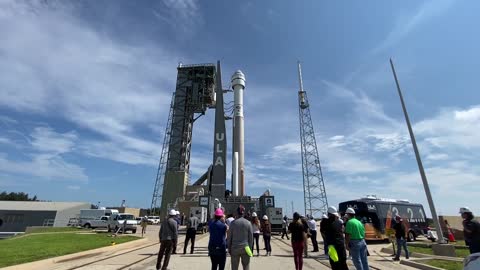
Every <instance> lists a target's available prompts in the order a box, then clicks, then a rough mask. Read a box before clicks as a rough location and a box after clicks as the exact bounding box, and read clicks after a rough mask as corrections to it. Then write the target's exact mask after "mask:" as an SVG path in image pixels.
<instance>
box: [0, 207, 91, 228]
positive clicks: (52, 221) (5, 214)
mask: <svg viewBox="0 0 480 270" xmlns="http://www.w3.org/2000/svg"><path fill="white" fill-rule="evenodd" d="M80 209H90V203H86V202H35V201H0V232H24V231H25V229H26V228H27V227H31V226H54V227H65V226H67V224H68V222H69V221H70V219H71V218H78V215H79V214H80Z"/></svg>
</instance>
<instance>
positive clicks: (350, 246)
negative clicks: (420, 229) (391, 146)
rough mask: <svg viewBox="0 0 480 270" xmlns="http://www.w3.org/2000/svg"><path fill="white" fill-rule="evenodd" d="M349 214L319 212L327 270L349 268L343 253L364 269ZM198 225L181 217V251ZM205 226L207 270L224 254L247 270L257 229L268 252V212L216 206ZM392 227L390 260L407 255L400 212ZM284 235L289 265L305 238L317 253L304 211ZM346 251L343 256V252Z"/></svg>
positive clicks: (167, 240) (472, 239) (357, 229)
mask: <svg viewBox="0 0 480 270" xmlns="http://www.w3.org/2000/svg"><path fill="white" fill-rule="evenodd" d="M177 213H178V212H177V211H175V210H170V211H169V216H168V218H167V219H165V220H164V221H163V222H162V225H161V227H160V232H159V237H160V251H159V253H158V259H157V269H164V270H165V269H167V266H168V263H169V259H170V254H175V250H176V246H177V239H178V227H179V220H178V215H177ZM460 214H461V215H462V218H463V220H464V221H463V226H464V234H465V240H466V244H467V245H468V246H469V248H470V252H471V253H476V252H480V224H479V223H478V222H477V221H475V220H474V219H473V213H472V211H470V209H469V208H467V207H462V208H461V209H460ZM355 215H356V213H355V210H354V209H352V208H348V209H347V210H346V211H345V215H344V216H343V217H340V215H339V213H338V211H337V209H336V208H335V207H333V206H330V207H328V211H327V214H326V215H323V216H322V219H321V222H320V230H319V231H320V234H321V236H322V238H323V243H324V251H325V255H326V256H328V258H329V262H330V265H331V268H332V269H333V270H336V269H338V270H346V269H349V268H348V265H347V258H348V257H350V258H351V260H352V262H353V264H354V266H355V269H357V270H368V269H369V265H368V255H369V254H368V249H367V244H366V242H365V227H364V225H363V223H362V222H361V221H359V220H358V219H357V218H356V217H355ZM198 226H199V220H198V218H197V217H195V216H193V215H191V216H190V218H189V219H188V220H187V222H186V228H187V231H186V238H185V244H184V249H183V253H184V254H186V252H187V246H188V244H189V241H191V246H190V253H191V254H192V253H193V252H194V245H195V235H196V231H197V228H198ZM208 228H209V232H210V239H209V242H208V256H209V257H210V260H211V266H212V268H211V269H212V270H217V269H219V270H223V269H225V264H226V259H227V253H229V254H230V257H231V267H232V270H237V269H239V265H240V263H241V264H242V267H243V269H244V270H248V269H249V268H250V258H251V257H252V256H255V254H254V251H255V248H256V256H260V245H259V238H260V234H262V236H263V242H264V245H265V248H264V249H265V251H266V253H265V256H270V255H271V254H272V247H271V244H270V241H271V232H272V228H271V224H270V222H269V218H268V216H266V215H264V216H263V217H262V218H261V219H259V217H258V215H257V214H256V213H255V212H253V213H252V214H251V215H250V216H248V217H246V216H245V208H244V207H243V206H242V205H240V206H239V207H238V208H237V211H236V215H235V217H234V216H233V215H229V216H228V217H226V216H225V215H224V212H223V210H222V209H221V208H218V209H216V210H215V212H214V218H213V219H212V220H211V221H210V222H209V224H208ZM393 230H394V232H395V238H396V247H397V251H396V254H395V257H394V260H399V259H400V255H401V251H402V249H403V250H404V252H405V257H406V258H407V259H408V258H409V251H408V248H407V244H406V242H407V230H406V228H405V224H404V222H403V219H402V217H400V216H398V215H397V216H395V224H394V226H393ZM289 235H290V237H289ZM285 236H286V238H287V240H290V241H291V247H292V251H293V258H294V264H295V269H296V270H302V269H303V258H304V257H307V256H308V250H307V246H308V245H307V241H308V238H310V239H311V241H312V246H313V250H312V251H311V252H319V247H318V241H317V222H316V221H315V219H314V217H313V216H308V215H307V217H304V216H302V215H300V214H299V213H297V212H295V213H294V214H293V219H292V220H291V221H290V222H289V219H288V218H287V217H286V216H285V217H284V218H283V224H282V236H281V238H282V239H284V237H285ZM347 252H348V253H349V256H347ZM162 261H163V265H162Z"/></svg>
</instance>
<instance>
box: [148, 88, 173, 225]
mask: <svg viewBox="0 0 480 270" xmlns="http://www.w3.org/2000/svg"><path fill="white" fill-rule="evenodd" d="M174 100H175V93H174V94H173V95H172V102H171V103H170V112H169V113H168V119H167V126H166V127H165V133H164V135H163V145H162V154H161V155H160V162H159V163H158V170H157V177H156V179H155V186H154V188H153V196H152V204H151V205H150V211H151V212H150V214H151V215H160V204H161V202H162V191H163V180H164V178H165V167H166V165H167V159H168V148H169V147H168V146H169V144H170V130H171V128H172V116H173V102H174Z"/></svg>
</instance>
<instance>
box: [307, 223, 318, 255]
mask: <svg viewBox="0 0 480 270" xmlns="http://www.w3.org/2000/svg"><path fill="white" fill-rule="evenodd" d="M307 224H308V229H309V230H310V239H311V240H312V245H313V251H312V252H318V242H317V222H316V221H315V219H314V218H313V216H309V218H308V222H307Z"/></svg>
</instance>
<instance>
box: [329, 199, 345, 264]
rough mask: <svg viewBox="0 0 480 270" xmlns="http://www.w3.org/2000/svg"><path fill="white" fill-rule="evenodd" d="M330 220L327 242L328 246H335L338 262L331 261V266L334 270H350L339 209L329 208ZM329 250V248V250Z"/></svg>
mask: <svg viewBox="0 0 480 270" xmlns="http://www.w3.org/2000/svg"><path fill="white" fill-rule="evenodd" d="M327 212H328V220H327V221H326V228H325V242H327V247H328V246H333V247H334V248H335V250H336V251H337V255H338V261H336V262H334V261H333V260H332V258H329V260H330V266H331V267H332V269H333V270H348V266H347V251H346V250H345V237H344V235H343V222H342V221H341V219H340V218H339V215H338V212H337V208H335V207H334V206H329V207H328V211H327ZM327 250H328V248H327Z"/></svg>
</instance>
